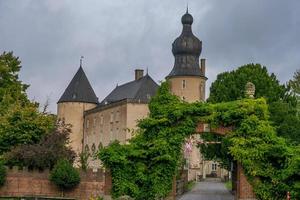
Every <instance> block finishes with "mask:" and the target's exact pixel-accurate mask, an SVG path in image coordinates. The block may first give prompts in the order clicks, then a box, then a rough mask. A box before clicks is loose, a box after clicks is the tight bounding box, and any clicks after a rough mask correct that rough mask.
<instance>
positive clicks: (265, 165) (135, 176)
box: [98, 83, 300, 200]
mask: <svg viewBox="0 0 300 200" xmlns="http://www.w3.org/2000/svg"><path fill="white" fill-rule="evenodd" d="M149 109H150V114H149V116H148V117H147V118H145V119H143V120H141V121H140V122H139V124H138V126H139V128H140V130H139V133H138V134H137V135H136V137H134V138H133V139H131V140H130V143H129V144H124V145H121V144H119V143H118V142H114V143H112V144H111V145H110V146H108V147H105V148H103V149H102V150H101V151H99V153H98V156H99V158H100V159H101V160H102V162H103V164H104V166H105V167H106V168H108V169H110V171H111V175H112V183H113V188H112V195H113V197H119V196H122V195H129V196H131V197H133V198H135V199H136V200H145V199H147V200H155V199H160V198H163V197H166V196H167V195H168V194H169V193H170V191H171V188H172V183H173V177H174V176H175V175H176V172H177V170H178V168H179V167H180V164H181V162H182V159H181V157H182V145H183V143H184V141H185V138H187V137H188V136H190V135H192V134H194V133H195V127H196V125H197V124H198V123H199V122H201V123H209V124H210V125H211V126H212V127H218V126H224V127H234V128H233V130H232V131H231V132H229V133H228V134H227V135H226V136H225V137H226V141H227V149H226V150H228V153H229V155H230V156H231V157H232V159H234V160H235V161H237V162H240V163H241V165H242V166H243V168H244V171H245V174H246V175H247V177H248V179H249V181H250V183H251V184H252V186H253V188H254V191H255V193H256V195H257V198H258V199H275V200H276V199H282V198H283V197H284V195H285V193H286V191H290V192H291V193H292V195H293V196H294V197H295V198H299V197H300V193H299V191H300V181H299V180H300V148H299V146H289V145H288V144H287V143H286V141H285V140H284V139H283V138H280V137H278V136H277V135H276V132H275V129H274V128H273V127H272V126H271V125H270V123H269V121H268V119H269V113H268V106H267V104H266V101H265V99H263V98H260V99H255V100H253V99H244V100H238V101H232V102H227V103H218V104H209V103H203V102H196V103H191V104H189V103H186V102H183V101H181V100H179V99H178V98H177V97H176V96H174V95H172V94H171V93H170V92H169V85H168V83H163V84H162V85H161V87H160V88H159V91H158V93H157V95H156V96H155V97H153V98H152V100H151V102H150V104H149Z"/></svg>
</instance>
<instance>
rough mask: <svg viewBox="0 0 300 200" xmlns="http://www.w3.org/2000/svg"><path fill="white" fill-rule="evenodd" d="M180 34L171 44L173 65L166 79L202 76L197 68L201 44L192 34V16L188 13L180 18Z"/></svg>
mask: <svg viewBox="0 0 300 200" xmlns="http://www.w3.org/2000/svg"><path fill="white" fill-rule="evenodd" d="M181 22H182V25H183V27H182V32H181V35H180V36H179V37H178V38H176V39H175V41H174V42H173V44H172V52H173V55H174V57H175V63H174V67H173V69H172V71H171V72H170V74H169V75H168V76H167V77H166V78H171V77H174V76H203V77H204V74H203V73H202V72H201V70H200V68H199V56H200V54H201V51H202V42H201V41H200V40H199V39H198V38H197V37H196V36H195V35H194V34H193V31H192V24H193V16H192V15H191V14H189V13H188V11H187V12H186V13H185V14H184V15H183V16H182V18H181Z"/></svg>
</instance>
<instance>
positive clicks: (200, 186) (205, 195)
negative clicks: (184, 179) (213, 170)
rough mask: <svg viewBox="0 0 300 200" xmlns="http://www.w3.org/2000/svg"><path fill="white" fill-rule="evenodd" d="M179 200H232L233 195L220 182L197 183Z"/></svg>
mask: <svg viewBox="0 0 300 200" xmlns="http://www.w3.org/2000/svg"><path fill="white" fill-rule="evenodd" d="M179 200H234V197H233V195H232V194H231V193H230V192H229V191H228V190H227V189H226V188H225V185H224V183H221V182H198V183H196V185H195V186H194V188H193V189H192V190H191V191H190V192H188V193H186V194H184V195H183V196H182V197H181V198H179Z"/></svg>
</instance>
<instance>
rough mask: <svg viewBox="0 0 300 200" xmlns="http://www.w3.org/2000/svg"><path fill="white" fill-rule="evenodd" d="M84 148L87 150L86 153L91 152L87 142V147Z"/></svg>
mask: <svg viewBox="0 0 300 200" xmlns="http://www.w3.org/2000/svg"><path fill="white" fill-rule="evenodd" d="M84 150H85V152H86V153H89V152H90V148H89V145H87V144H86V145H85V147H84Z"/></svg>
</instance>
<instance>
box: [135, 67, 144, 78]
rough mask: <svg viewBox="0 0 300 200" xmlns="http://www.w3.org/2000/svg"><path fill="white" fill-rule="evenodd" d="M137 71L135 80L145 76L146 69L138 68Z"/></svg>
mask: <svg viewBox="0 0 300 200" xmlns="http://www.w3.org/2000/svg"><path fill="white" fill-rule="evenodd" d="M134 72H135V80H139V79H140V78H142V77H143V76H144V70H143V69H136V70H134Z"/></svg>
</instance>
